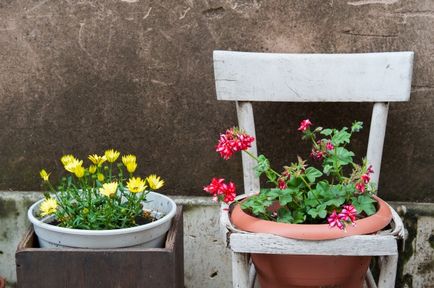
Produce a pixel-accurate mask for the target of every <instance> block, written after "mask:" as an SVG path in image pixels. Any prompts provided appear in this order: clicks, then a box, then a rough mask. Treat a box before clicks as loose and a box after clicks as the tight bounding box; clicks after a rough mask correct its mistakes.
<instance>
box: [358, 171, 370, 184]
mask: <svg viewBox="0 0 434 288" xmlns="http://www.w3.org/2000/svg"><path fill="white" fill-rule="evenodd" d="M360 179H362V181H363V183H365V184H368V183H369V181H370V180H371V177H370V176H369V174H368V173H366V174H363V175H362V177H360Z"/></svg>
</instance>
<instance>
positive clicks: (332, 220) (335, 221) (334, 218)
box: [327, 210, 344, 230]
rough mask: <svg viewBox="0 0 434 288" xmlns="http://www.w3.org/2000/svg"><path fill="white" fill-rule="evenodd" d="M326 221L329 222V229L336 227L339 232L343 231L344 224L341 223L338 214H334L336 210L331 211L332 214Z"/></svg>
mask: <svg viewBox="0 0 434 288" xmlns="http://www.w3.org/2000/svg"><path fill="white" fill-rule="evenodd" d="M327 221H328V222H329V227H330V228H333V227H338V228H339V229H341V230H344V224H343V223H342V221H341V218H340V217H339V215H338V214H336V210H333V213H332V214H331V215H330V216H329V217H327Z"/></svg>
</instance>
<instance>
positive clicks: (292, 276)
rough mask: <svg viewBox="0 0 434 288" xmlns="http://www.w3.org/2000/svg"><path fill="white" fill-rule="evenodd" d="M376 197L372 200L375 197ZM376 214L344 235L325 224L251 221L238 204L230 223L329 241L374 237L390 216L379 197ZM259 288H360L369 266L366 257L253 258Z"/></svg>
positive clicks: (388, 210) (256, 219) (261, 231)
mask: <svg viewBox="0 0 434 288" xmlns="http://www.w3.org/2000/svg"><path fill="white" fill-rule="evenodd" d="M374 197H375V196H374ZM375 199H376V200H377V201H378V206H379V208H378V211H377V213H375V214H374V215H372V216H370V217H366V218H363V219H360V220H357V221H356V222H355V223H356V225H355V226H348V227H347V229H346V231H342V230H339V229H337V228H329V226H328V225H327V224H285V223H277V222H272V221H266V220H262V219H259V218H255V217H252V216H250V215H248V214H246V213H244V212H243V211H242V210H241V207H240V204H237V205H236V206H235V207H234V209H233V211H232V213H231V221H232V223H233V224H234V225H235V226H236V227H237V228H239V229H241V230H244V231H249V232H255V233H270V234H275V235H279V236H283V237H287V238H292V239H300V240H330V239H337V238H343V237H346V236H351V235H363V234H371V233H375V232H377V231H379V230H381V229H383V228H384V227H386V226H387V225H388V224H389V223H390V221H391V219H392V214H391V211H390V208H389V206H388V205H387V203H386V202H384V201H383V200H381V199H380V198H378V197H375ZM252 259H253V263H254V264H255V267H256V270H257V273H258V278H259V283H260V284H261V287H262V288H284V287H285V288H289V287H294V288H295V287H319V286H326V287H327V286H333V287H336V286H337V287H348V288H356V287H362V285H363V279H364V275H365V274H366V271H367V269H368V266H369V262H370V260H371V257H369V256H363V257H361V256H315V255H309V256H307V255H306V256H304V255H273V254H252Z"/></svg>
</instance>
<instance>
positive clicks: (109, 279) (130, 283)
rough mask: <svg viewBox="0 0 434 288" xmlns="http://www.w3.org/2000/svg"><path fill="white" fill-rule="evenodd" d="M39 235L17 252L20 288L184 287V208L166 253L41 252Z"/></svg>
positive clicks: (26, 239) (134, 250) (28, 239)
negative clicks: (36, 244) (38, 242)
mask: <svg viewBox="0 0 434 288" xmlns="http://www.w3.org/2000/svg"><path fill="white" fill-rule="evenodd" d="M33 235H34V233H33V232H31V233H27V234H26V235H25V237H24V239H23V241H21V242H20V244H19V246H18V249H17V252H16V265H17V280H18V281H17V284H18V287H32V288H39V287H41V288H42V287H44V288H58V287H66V288H67V287H83V288H97V287H104V288H105V287H173V288H182V287H184V273H183V272H184V271H183V260H184V259H183V228H182V207H179V206H178V209H177V214H176V216H175V218H174V220H173V225H172V226H171V229H170V231H169V232H168V236H167V238H166V245H165V247H164V248H146V249H140V248H122V249H53V248H51V249H48V248H37V247H34V243H35V241H34V236H33ZM30 247H31V248H30Z"/></svg>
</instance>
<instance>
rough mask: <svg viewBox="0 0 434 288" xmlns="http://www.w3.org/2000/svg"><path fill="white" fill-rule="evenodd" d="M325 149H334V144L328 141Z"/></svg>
mask: <svg viewBox="0 0 434 288" xmlns="http://www.w3.org/2000/svg"><path fill="white" fill-rule="evenodd" d="M326 148H327V150H333V149H335V146H333V144H332V142H330V141H328V142H327V144H326Z"/></svg>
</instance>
